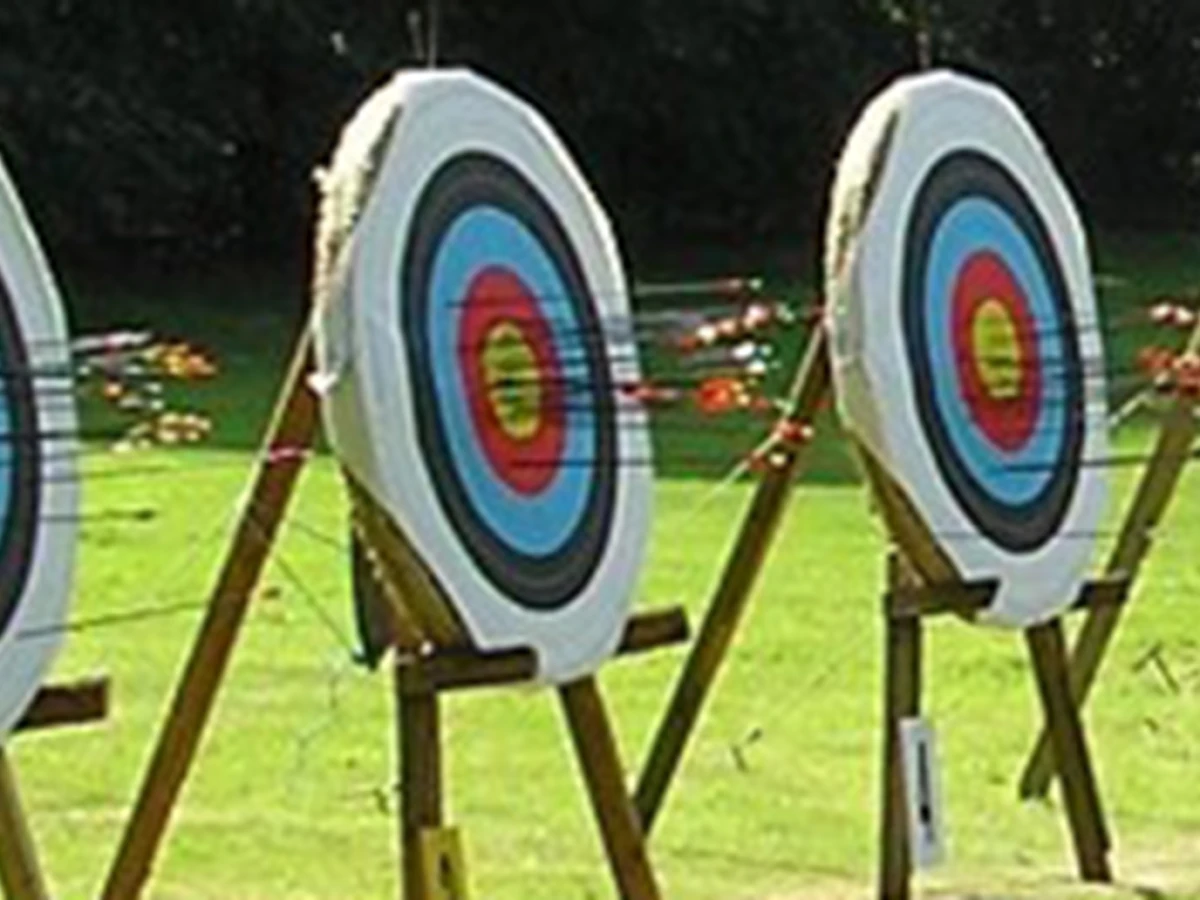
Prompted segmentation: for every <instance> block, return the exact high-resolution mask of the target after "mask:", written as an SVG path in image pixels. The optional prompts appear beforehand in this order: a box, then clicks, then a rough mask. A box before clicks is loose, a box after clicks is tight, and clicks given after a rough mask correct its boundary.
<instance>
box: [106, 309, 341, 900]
mask: <svg viewBox="0 0 1200 900" xmlns="http://www.w3.org/2000/svg"><path fill="white" fill-rule="evenodd" d="M311 365H312V363H311V337H310V336H309V335H308V333H307V332H306V333H305V336H304V337H303V338H302V339H301V340H300V342H299V344H298V346H297V350H296V354H295V357H294V359H293V361H292V364H291V369H290V371H289V373H288V375H287V381H286V382H285V386H284V389H283V392H282V396H281V400H280V402H279V404H278V405H277V406H276V409H275V415H274V417H273V420H272V423H271V426H270V428H269V430H268V432H267V440H266V443H265V446H264V448H263V454H262V458H261V460H260V462H259V465H258V472H257V475H256V476H255V480H254V486H253V488H252V490H251V491H250V495H249V497H248V499H247V500H246V502H245V505H244V507H243V511H242V515H241V519H240V521H239V522H238V526H237V531H236V533H235V536H234V539H233V543H232V545H231V547H230V550H229V553H228V555H227V556H226V559H225V564H224V566H223V567H222V569H221V573H220V576H219V577H218V579H217V583H216V586H215V587H214V588H213V591H212V594H211V596H210V599H209V605H208V612H207V614H206V616H205V619H204V623H203V625H202V626H201V629H200V633H199V635H198V636H197V639H196V643H195V645H194V646H193V648H192V654H191V657H190V658H189V659H188V662H187V667H186V669H185V671H184V675H183V679H182V681H181V682H180V684H179V687H178V688H177V690H176V693H175V697H174V700H173V703H172V705H171V711H170V714H169V715H168V718H167V721H166V724H165V725H164V727H163V731H162V734H161V735H160V737H159V741H158V745H157V748H156V750H155V752H154V756H153V758H152V760H151V762H150V766H149V769H148V770H147V773H146V777H145V781H144V782H143V784H142V790H141V793H140V795H139V796H138V800H137V805H136V806H135V808H134V813H133V816H132V818H131V819H130V820H129V823H128V825H127V826H126V829H125V834H124V837H123V840H122V842H121V846H120V849H119V850H118V854H117V857H116V860H115V861H114V863H113V867H112V869H111V871H110V872H109V876H108V881H107V882H106V884H105V887H104V893H103V895H102V896H103V897H104V898H105V900H129V898H133V897H137V896H139V895H140V894H141V892H142V890H143V889H144V887H145V884H146V881H147V880H148V879H149V877H150V871H151V867H152V865H153V861H154V856H155V854H156V852H157V850H158V847H159V845H160V844H161V842H162V838H163V834H164V833H165V831H166V828H167V825H168V820H169V819H170V816H171V812H172V810H173V809H174V807H175V804H176V802H177V800H178V799H179V794H180V792H181V791H182V789H183V784H184V781H185V779H186V778H187V775H188V772H189V771H190V769H191V765H192V761H193V760H194V759H195V756H196V752H197V750H198V748H199V745H200V739H201V737H202V736H203V733H204V728H205V726H206V725H207V723H208V719H209V716H210V714H211V713H212V710H213V706H214V704H215V702H216V696H217V691H218V689H219V688H220V686H221V683H222V681H223V680H224V677H225V671H226V668H227V667H228V664H229V661H230V657H231V655H232V652H233V648H234V645H235V644H236V642H237V638H238V635H239V634H240V632H241V626H242V622H243V621H244V619H245V616H246V611H247V610H248V608H249V606H250V600H251V596H252V593H253V591H254V589H255V587H256V586H257V584H258V580H259V577H260V576H261V574H262V571H263V568H264V566H265V565H266V561H267V558H268V556H269V554H270V550H271V545H272V543H273V542H274V539H275V534H276V531H277V529H278V527H279V524H280V522H281V521H282V520H283V516H284V512H285V510H286V509H287V506H288V502H289V501H290V499H291V496H292V493H293V491H294V489H295V485H296V479H297V477H298V476H299V474H300V471H301V469H302V468H303V466H304V461H305V459H306V457H307V452H306V451H307V448H308V447H309V446H310V445H311V444H312V442H313V439H314V437H315V435H316V429H317V424H318V415H317V402H316V398H315V397H314V396H313V394H312V392H311V391H310V390H309V389H308V385H307V376H308V373H309V371H310V369H311Z"/></svg>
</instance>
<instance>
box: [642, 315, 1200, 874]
mask: <svg viewBox="0 0 1200 900" xmlns="http://www.w3.org/2000/svg"><path fill="white" fill-rule="evenodd" d="M827 350H828V347H827V343H826V336H825V334H824V331H823V329H822V328H820V327H817V329H816V330H815V331H814V333H813V335H812V337H811V338H810V340H809V344H808V348H807V350H806V352H805V354H804V357H803V361H802V363H801V366H800V369H799V372H798V374H797V377H796V379H795V382H794V384H793V386H792V390H791V393H790V396H789V401H788V406H787V408H786V410H785V413H784V417H783V421H784V422H785V423H792V424H795V423H808V422H810V421H811V420H812V418H813V416H814V415H815V414H816V412H817V410H818V409H819V407H820V405H821V403H822V401H823V400H824V398H825V397H826V396H827V395H828V391H829V382H830V372H829V360H828V355H827ZM1187 352H1188V353H1192V354H1195V353H1197V352H1200V328H1197V329H1196V332H1195V333H1193V335H1192V338H1191V341H1190V342H1189V345H1188V351H1187ZM1196 405H1197V398H1195V397H1194V396H1180V397H1179V398H1178V399H1177V400H1176V401H1175V404H1174V406H1173V408H1172V410H1171V412H1170V413H1169V415H1168V417H1167V419H1166V421H1165V422H1164V423H1163V426H1162V429H1161V431H1160V433H1159V437H1158V441H1157V444H1156V447H1155V449H1154V452H1153V455H1152V457H1151V461H1150V464H1149V465H1148V466H1147V468H1146V470H1145V473H1144V474H1143V476H1142V480H1141V482H1140V484H1139V487H1138V489H1137V492H1136V494H1135V496H1134V500H1133V503H1132V505H1131V507H1130V508H1129V510H1128V512H1127V514H1126V517H1125V520H1124V524H1123V525H1122V528H1121V537H1120V539H1119V541H1118V543H1117V547H1116V549H1115V550H1114V553H1113V556H1112V558H1111V559H1110V562H1109V564H1108V566H1107V567H1106V569H1105V575H1104V577H1103V578H1102V579H1101V580H1099V581H1096V582H1093V583H1091V584H1089V585H1088V586H1087V587H1086V589H1085V590H1084V591H1083V592H1082V594H1081V596H1080V597H1079V598H1078V599H1077V602H1076V603H1075V606H1074V608H1075V609H1080V610H1085V611H1086V612H1087V620H1086V622H1085V624H1084V627H1083V629H1082V631H1081V633H1080V637H1079V640H1078V642H1077V644H1076V646H1075V648H1074V650H1073V652H1072V654H1071V655H1070V657H1069V658H1064V653H1065V644H1064V638H1063V633H1062V626H1061V622H1060V621H1057V620H1056V621H1054V622H1051V623H1048V624H1046V625H1043V626H1041V627H1039V628H1036V629H1031V630H1030V631H1029V632H1028V633H1027V635H1026V641H1027V643H1028V645H1029V649H1030V653H1031V662H1032V665H1033V669H1034V674H1035V677H1036V679H1037V683H1038V688H1039V696H1040V697H1041V699H1042V706H1043V711H1044V713H1045V722H1046V727H1045V728H1044V730H1043V731H1042V733H1041V736H1040V739H1039V742H1038V745H1037V748H1036V749H1035V752H1034V754H1033V756H1032V757H1031V759H1030V763H1029V766H1028V768H1027V769H1026V772H1025V775H1024V777H1023V778H1022V782H1021V792H1022V795H1023V796H1037V795H1042V794H1044V793H1045V792H1046V790H1047V789H1048V787H1049V783H1050V779H1051V777H1052V775H1053V774H1054V772H1055V771H1056V769H1057V768H1070V771H1071V774H1070V777H1069V778H1067V779H1065V780H1064V789H1065V791H1066V795H1067V796H1066V801H1067V808H1068V810H1067V811H1068V815H1069V817H1070V822H1071V826H1072V834H1073V836H1074V839H1075V848H1076V855H1077V858H1078V860H1079V869H1080V872H1081V874H1082V875H1083V876H1084V877H1085V878H1088V879H1100V880H1104V879H1106V878H1107V877H1108V862H1107V850H1108V840H1107V832H1106V828H1105V825H1104V817H1103V813H1102V809H1101V805H1100V801H1099V797H1098V793H1097V791H1096V789H1095V779H1094V776H1093V774H1092V771H1091V763H1090V760H1089V758H1088V754H1087V745H1086V741H1085V739H1084V733H1083V729H1082V726H1081V724H1080V720H1079V711H1080V709H1081V707H1082V704H1083V702H1084V699H1085V698H1086V696H1087V691H1088V688H1089V687H1090V685H1091V683H1092V681H1093V679H1094V677H1095V674H1096V672H1097V670H1098V667H1099V664H1100V661H1101V660H1102V658H1103V655H1104V652H1105V649H1106V647H1107V645H1108V643H1109V641H1110V640H1111V637H1112V635H1113V633H1114V631H1115V629H1116V626H1117V624H1118V622H1119V620H1120V616H1121V613H1122V610H1123V608H1124V601H1125V599H1126V598H1127V596H1128V595H1129V593H1130V590H1131V586H1132V584H1133V583H1134V581H1135V580H1136V577H1137V575H1138V572H1139V570H1140V566H1141V563H1142V561H1143V560H1144V558H1145V556H1146V554H1147V553H1148V552H1149V550H1150V548H1151V545H1152V540H1153V532H1154V529H1155V528H1156V527H1157V525H1158V523H1159V522H1160V521H1161V519H1162V517H1163V516H1164V515H1165V512H1166V510H1167V507H1168V505H1169V503H1170V500H1171V498H1172V497H1173V495H1174V493H1175V489H1176V487H1177V485H1178V481H1179V478H1180V476H1181V473H1182V471H1183V467H1184V466H1185V464H1186V462H1187V461H1188V459H1189V458H1190V451H1191V446H1192V442H1193V440H1194V439H1195V435H1196V433H1197V423H1196V417H1195V409H1196ZM803 457H804V448H803V447H784V448H782V451H781V460H782V464H781V465H779V466H777V467H774V468H772V469H770V470H769V471H768V472H767V474H766V475H765V476H764V477H763V478H762V480H761V481H760V482H759V484H758V486H757V488H756V489H755V492H754V496H753V499H752V501H751V504H750V507H749V511H748V512H747V514H746V516H745V517H744V519H743V521H742V525H741V527H740V529H739V531H738V533H737V537H736V539H735V542H734V544H733V549H732V551H731V553H730V554H729V556H728V557H727V560H726V563H725V567H724V569H723V571H722V573H721V576H720V579H719V580H718V583H717V587H716V590H715V592H714V594H713V599H712V601H711V603H710V605H709V607H708V611H707V613H706V615H705V618H704V620H703V623H702V625H701V627H700V631H699V634H698V637H697V640H696V642H695V643H694V645H693V646H692V649H691V651H690V653H689V656H688V659H687V661H686V663H685V665H684V668H683V672H682V674H681V675H680V678H679V681H678V683H677V685H676V689H675V691H674V693H673V695H672V697H671V700H670V702H669V705H668V707H667V710H666V712H665V713H664V715H663V717H662V719H661V721H660V725H659V728H658V730H657V732H656V734H655V737H654V740H653V743H652V744H651V750H650V753H649V756H648V757H647V761H646V764H645V767H644V769H643V770H642V774H641V778H640V780H639V782H638V787H637V792H636V801H637V807H638V812H639V814H640V815H641V818H642V822H643V823H644V827H645V829H646V831H647V833H649V832H650V831H651V829H652V828H653V825H654V823H655V821H656V819H657V816H658V814H659V813H660V812H661V810H662V806H663V804H664V802H665V799H666V796H667V792H668V790H669V788H670V786H671V784H672V783H673V780H674V778H675V775H676V774H677V771H678V768H679V764H680V762H681V761H682V758H683V754H684V752H685V751H686V748H687V745H688V742H689V740H690V739H691V737H692V735H693V734H694V732H695V729H696V727H697V725H698V724H699V720H700V715H701V713H702V711H703V708H704V705H705V703H706V702H707V701H708V698H709V696H710V695H711V692H712V688H713V686H714V685H715V683H716V680H717V677H718V676H719V674H720V671H721V668H722V667H723V665H724V663H725V660H726V658H727V656H728V653H729V649H730V647H731V645H732V643H733V639H734V637H735V636H736V634H737V631H738V628H739V627H740V624H741V621H742V619H743V618H744V614H745V612H746V610H747V609H748V608H749V604H750V599H751V597H752V596H753V592H754V588H755V585H756V582H757V580H758V576H759V574H760V573H761V571H762V568H763V566H764V564H765V562H766V558H767V555H768V553H769V552H770V549H771V547H772V545H773V544H774V541H775V538H776V536H777V534H778V528H779V523H780V521H781V520H782V516H783V512H784V510H785V509H786V505H787V502H788V499H789V497H790V490H791V486H792V484H793V482H794V480H795V477H796V474H797V472H798V470H799V468H800V465H801V463H802V461H803ZM874 480H875V482H876V486H877V493H881V494H882V495H883V503H884V505H885V506H887V507H890V508H891V510H892V512H893V517H894V518H895V517H899V519H898V521H899V527H900V528H901V530H904V529H910V528H912V527H913V523H912V522H911V521H910V519H911V517H910V516H908V515H907V511H906V510H905V509H904V504H903V502H902V501H901V500H900V499H899V498H898V497H896V496H895V495H894V492H890V487H889V485H888V483H887V480H886V479H880V478H875V479H874ZM892 530H893V534H895V530H896V529H895V528H893V529H892ZM919 547H920V544H919V543H918V554H919V555H922V556H925V557H926V558H925V559H923V560H920V561H916V560H906V561H905V563H904V565H903V566H902V567H898V568H896V569H895V571H899V569H900V568H903V569H904V570H911V568H912V565H911V564H912V563H913V562H922V563H924V565H923V566H921V568H923V569H924V570H925V571H931V570H932V571H935V572H937V571H940V572H941V573H942V577H940V578H937V579H934V582H935V583H936V585H937V586H936V587H928V586H926V587H925V588H921V590H923V591H925V592H926V593H925V594H923V595H921V596H924V597H925V600H924V601H923V602H922V603H918V604H917V605H916V606H913V605H912V604H911V602H909V603H902V604H900V605H899V606H897V605H896V604H894V603H893V602H892V599H893V598H895V597H906V598H909V600H910V601H911V598H912V596H913V593H912V592H913V590H914V587H913V586H912V585H911V584H906V585H903V586H900V585H891V586H890V589H889V593H888V597H889V602H888V604H887V605H886V606H885V627H886V630H887V632H888V641H887V647H888V656H887V660H888V663H887V669H888V672H889V677H888V698H889V699H888V704H887V708H886V712H885V715H886V726H887V729H888V731H887V734H888V735H889V738H888V741H887V744H888V750H887V757H886V760H887V761H886V766H887V771H886V781H885V784H887V785H888V787H887V789H886V790H887V794H886V796H885V807H884V808H885V812H884V830H883V837H882V844H883V849H882V857H883V869H882V873H881V885H880V891H881V894H882V895H883V896H888V897H903V896H906V893H905V892H906V891H907V890H908V882H909V877H910V873H911V867H910V865H909V861H908V855H907V854H908V850H907V845H906V843H905V841H906V840H907V837H906V831H905V829H906V828H907V825H906V822H904V821H901V819H902V818H903V816H902V807H901V806H900V805H899V804H900V803H901V795H900V794H898V793H897V792H898V791H899V790H900V788H901V787H902V786H901V785H899V783H898V782H896V781H895V779H898V778H899V775H900V772H899V769H898V768H896V765H895V760H894V755H895V748H894V747H893V746H892V744H893V739H892V735H894V733H895V724H896V722H897V721H898V720H899V719H902V718H905V717H908V716H911V715H914V714H915V713H916V712H917V711H918V710H919V697H920V681H921V679H920V646H921V642H920V633H921V620H922V618H923V617H926V616H931V615H939V614H944V613H946V612H956V613H959V614H960V615H970V614H973V612H977V611H978V609H980V608H983V607H984V606H986V605H987V603H988V601H989V599H990V597H991V594H992V587H991V586H987V585H982V586H981V585H969V584H962V583H957V584H953V583H952V582H953V576H952V574H951V573H950V571H949V570H948V568H947V567H946V566H945V565H944V561H941V560H938V559H937V558H936V554H933V555H932V558H930V556H931V555H930V553H929V552H928V550H926V551H924V552H922V551H921V550H920V549H919ZM899 587H903V588H904V590H903V591H901V592H899V593H897V592H896V590H895V589H897V588H899ZM929 591H933V594H942V595H943V596H941V597H940V598H939V597H936V596H933V595H931V594H929V593H928V592H929ZM955 598H957V599H955ZM1064 672H1065V673H1066V675H1065V677H1066V679H1067V689H1066V690H1065V692H1064V687H1063V677H1064V675H1063V673H1064ZM1060 744H1061V749H1060ZM1058 760H1062V762H1058Z"/></svg>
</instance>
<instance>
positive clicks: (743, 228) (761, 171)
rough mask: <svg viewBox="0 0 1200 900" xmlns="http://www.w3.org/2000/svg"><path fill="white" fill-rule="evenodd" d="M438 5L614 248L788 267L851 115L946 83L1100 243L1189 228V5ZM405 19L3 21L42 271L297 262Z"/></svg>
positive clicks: (989, 1) (214, 8)
mask: <svg viewBox="0 0 1200 900" xmlns="http://www.w3.org/2000/svg"><path fill="white" fill-rule="evenodd" d="M920 2H921V0H627V2H622V3H614V2H611V0H575V2H571V3H564V2H553V0H522V2H520V3H512V2H498V0H443V9H442V14H441V28H440V30H439V33H440V40H439V42H438V43H439V53H440V59H441V61H442V62H444V63H446V64H465V65H470V66H474V67H476V68H479V69H481V70H484V71H486V72H488V73H490V74H492V75H493V76H495V77H497V78H499V79H500V80H501V81H503V82H504V83H506V84H508V85H510V86H511V87H513V88H515V89H516V90H517V91H519V92H521V93H522V94H524V95H526V96H528V97H530V98H532V99H533V100H534V101H535V102H536V103H538V104H539V105H540V106H541V107H542V108H543V109H545V110H546V112H547V113H548V114H549V115H550V117H551V118H552V120H553V121H554V122H556V123H557V125H558V126H559V128H560V129H561V131H562V132H563V133H564V134H565V135H566V137H567V139H568V141H569V142H570V143H571V144H572V145H573V147H574V148H575V150H576V152H577V154H578V155H579V156H580V158H581V159H582V161H583V163H584V165H585V167H586V168H587V169H588V171H589V173H590V175H591V177H592V178H593V179H594V181H595V182H596V185H597V187H598V189H599V190H600V192H601V195H602V196H603V197H604V198H605V200H606V202H607V203H608V204H609V205H610V206H611V207H612V209H613V211H614V213H615V215H616V217H617V219H618V222H619V225H620V226H621V230H622V233H623V235H624V237H625V240H626V242H627V244H629V245H630V246H631V248H632V249H633V250H634V251H635V253H636V252H645V251H646V250H647V249H648V248H655V249H661V248H668V247H674V248H679V247H686V246H688V245H690V244H692V243H694V242H706V243H708V244H710V245H711V244H715V243H720V244H724V245H726V246H761V245H775V246H781V245H785V244H788V245H791V246H800V242H799V241H798V240H797V237H798V235H806V234H807V235H811V234H813V233H815V232H816V230H817V229H816V225H817V223H819V222H820V217H821V214H822V205H823V198H824V193H825V189H826V183H827V181H828V178H829V173H830V165H831V163H832V161H833V160H834V158H835V157H836V154H837V148H838V145H839V143H840V141H841V139H842V136H843V134H844V132H845V130H846V128H847V126H848V124H849V122H850V120H851V119H852V118H853V116H854V114H855V112H856V109H857V108H858V107H859V106H860V105H861V104H862V103H863V102H864V100H865V99H866V98H867V97H868V96H869V95H870V94H871V93H872V92H874V91H875V90H877V89H878V88H879V87H880V86H881V85H882V84H883V83H884V82H885V81H886V80H887V79H889V78H891V77H892V76H894V75H895V74H897V73H899V72H902V71H904V70H906V69H910V68H912V66H913V64H914V61H915V59H916V49H915V48H916V40H915V37H914V35H915V33H916V32H917V29H916V27H915V26H914V19H920V20H921V21H928V23H929V32H930V34H931V36H932V37H933V43H934V46H935V48H936V56H937V59H938V61H939V62H941V63H950V64H954V65H958V66H962V67H964V68H966V69H969V70H972V71H978V72H981V73H985V74H987V75H989V76H991V77H994V78H996V79H998V80H999V81H1001V82H1002V83H1003V84H1004V85H1006V86H1007V87H1008V88H1009V90H1011V91H1012V92H1013V93H1015V94H1016V95H1017V96H1018V97H1019V98H1020V99H1021V101H1023V102H1024V104H1025V105H1026V106H1027V108H1028V109H1029V111H1030V113H1031V114H1032V116H1033V117H1034V119H1035V120H1036V122H1037V123H1038V124H1039V126H1040V127H1041V128H1042V129H1043V131H1044V132H1045V133H1046V134H1047V136H1048V138H1049V139H1050V142H1051V146H1053V147H1054V149H1055V152H1056V154H1057V155H1058V156H1059V157H1060V158H1061V160H1062V162H1063V166H1064V168H1065V170H1066V172H1067V174H1068V177H1069V179H1070V180H1071V181H1072V182H1073V183H1074V184H1075V186H1076V187H1077V189H1078V191H1079V193H1080V195H1081V198H1082V200H1083V202H1084V205H1085V207H1086V208H1087V209H1088V211H1089V212H1090V213H1092V214H1093V215H1094V216H1096V217H1098V218H1099V219H1100V220H1101V221H1102V222H1103V223H1104V224H1105V225H1106V226H1107V227H1110V228H1111V227H1126V226H1141V227H1174V226H1177V225H1180V224H1184V223H1187V222H1190V221H1191V220H1192V219H1193V218H1194V216H1195V213H1196V212H1197V208H1198V207H1200V2H1196V0H1138V2H1124V0H1123V2H1113V3H1103V4H1098V3H1093V2H1089V0H927V2H926V5H925V7H924V11H922V9H921V7H919V6H918V7H916V8H913V4H918V3H920ZM424 10H425V0H356V2H355V3H344V2H341V0H214V2H211V3H203V4H181V3H177V2H174V0H106V2H104V3H95V2H85V0H30V2H21V3H5V4H2V5H0V149H2V150H3V152H4V154H5V157H6V159H7V161H8V164H9V167H10V168H11V169H12V170H13V174H14V177H16V178H17V180H18V182H19V183H20V185H21V187H22V191H23V193H24V195H25V197H26V200H27V203H28V204H29V205H30V206H31V208H32V210H33V213H34V215H35V218H36V219H37V222H38V225H39V226H40V228H41V230H42V232H43V235H44V237H45V239H46V241H47V243H48V244H49V245H50V248H51V250H52V252H53V253H54V254H55V256H56V257H58V258H63V257H66V258H68V259H70V260H84V261H90V262H96V263H100V264H109V263H111V262H112V260H114V259H118V260H120V265H121V266H122V267H125V266H128V265H130V264H131V263H132V262H137V261H139V260H152V261H153V260H168V261H172V262H174V261H178V260H180V259H183V258H191V259H199V260H207V259H211V258H216V257H221V258H227V257H229V258H250V259H255V260H271V261H280V260H293V261H295V262H297V263H299V262H300V261H302V260H303V259H304V257H305V249H306V245H307V234H308V228H309V225H308V222H309V213H310V207H311V203H312V189H311V183H312V179H311V174H312V171H313V169H314V168H315V167H317V166H318V165H319V164H320V163H321V161H322V160H323V159H324V157H325V156H326V155H327V153H328V152H329V150H330V148H331V146H332V144H333V142H334V140H335V138H336V134H337V131H338V129H339V128H340V125H341V123H342V122H343V121H344V120H345V118H346V117H347V116H348V115H349V114H350V112H351V111H352V109H353V108H354V106H355V105H356V104H357V103H358V102H360V101H361V99H362V98H363V97H364V95H365V94H366V93H367V92H368V91H369V90H370V89H371V87H372V86H374V85H376V84H377V83H379V82H380V81H381V80H382V79H384V78H385V77H386V75H387V74H388V73H389V72H390V71H391V70H393V69H395V68H396V67H399V66H402V65H409V64H415V63H417V62H419V59H420V50H419V48H417V47H415V46H414V40H413V38H412V29H411V28H410V22H409V18H410V16H411V15H414V14H421V13H422V12H423V11H424Z"/></svg>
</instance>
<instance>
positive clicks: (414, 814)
mask: <svg viewBox="0 0 1200 900" xmlns="http://www.w3.org/2000/svg"><path fill="white" fill-rule="evenodd" d="M410 676H411V670H410V669H407V668H406V667H405V666H404V665H403V664H397V666H396V720H397V727H398V735H397V737H398V739H399V750H400V859H401V860H402V866H403V871H402V872H401V876H402V885H403V890H402V893H401V897H402V898H403V900H427V888H428V885H429V879H427V878H426V873H425V871H424V867H423V861H424V857H425V854H424V852H423V847H422V833H423V832H424V831H425V829H427V828H440V827H441V826H442V732H441V711H440V709H439V707H438V696H437V693H436V692H435V691H434V690H433V689H432V688H429V687H428V686H426V685H422V684H420V683H419V681H418V679H417V678H412V677H410Z"/></svg>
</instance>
